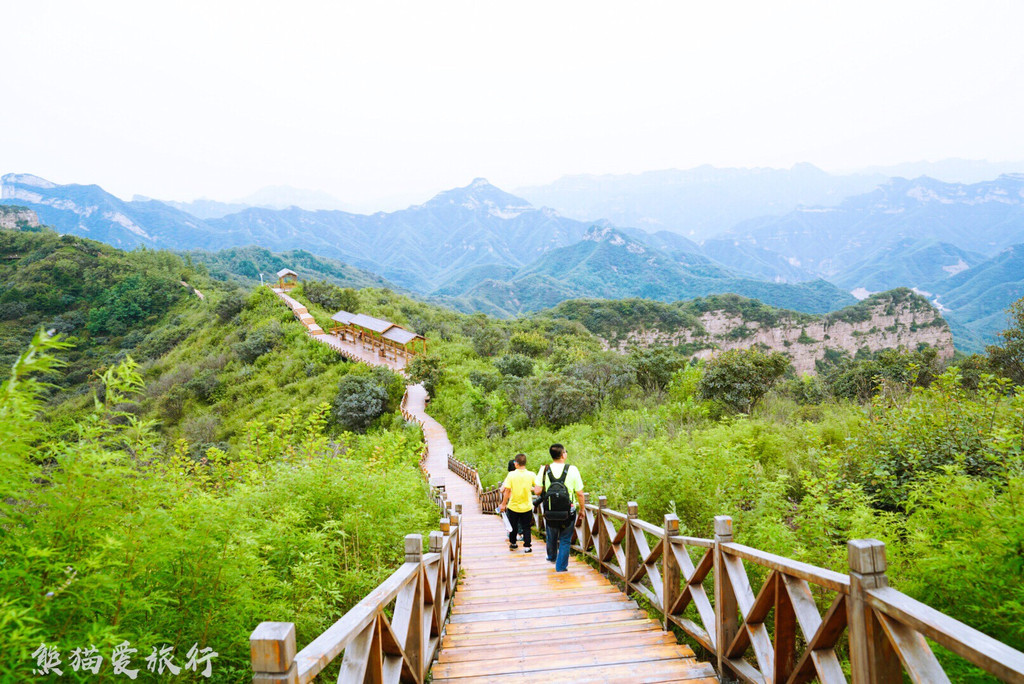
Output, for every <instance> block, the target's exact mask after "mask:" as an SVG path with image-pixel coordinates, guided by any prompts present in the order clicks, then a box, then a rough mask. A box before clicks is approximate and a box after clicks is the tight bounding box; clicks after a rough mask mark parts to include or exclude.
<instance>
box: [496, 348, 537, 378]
mask: <svg viewBox="0 0 1024 684" xmlns="http://www.w3.org/2000/svg"><path fill="white" fill-rule="evenodd" d="M494 367H495V368H497V369H498V372H499V373H501V374H502V375H511V376H512V377H516V378H526V377H529V376H531V375H533V361H532V360H531V359H530V357H528V356H523V355H522V354H506V355H505V356H502V357H501V358H500V359H495V360H494Z"/></svg>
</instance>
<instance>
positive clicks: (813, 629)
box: [535, 494, 1024, 684]
mask: <svg viewBox="0 0 1024 684" xmlns="http://www.w3.org/2000/svg"><path fill="white" fill-rule="evenodd" d="M584 498H585V506H584V515H583V516H582V522H580V524H578V525H576V528H575V534H574V537H573V550H574V551H575V552H576V553H578V554H580V555H582V556H584V557H585V558H588V559H590V560H591V561H592V562H594V563H595V564H596V565H597V567H598V569H599V570H600V571H602V572H604V573H605V574H608V575H610V576H612V577H613V578H615V579H616V580H618V581H619V582H620V583H621V586H620V588H621V589H622V590H623V591H625V592H626V593H637V594H640V595H642V596H644V597H645V598H646V599H647V600H648V601H649V602H650V605H651V607H652V608H654V609H655V610H657V611H658V612H660V613H661V614H662V616H663V625H664V627H665V629H668V628H669V627H670V626H671V625H674V626H676V627H678V628H679V629H681V630H682V631H683V632H684V633H685V634H687V635H688V636H689V637H690V638H692V639H694V640H695V641H696V642H698V643H699V644H700V645H701V646H703V647H704V648H705V649H707V650H708V651H710V652H711V653H714V654H715V657H716V660H717V662H718V668H719V669H718V671H719V674H720V675H725V674H726V673H728V674H729V675H730V676H733V677H736V678H738V679H739V680H741V681H743V682H748V683H749V684H755V683H756V684H764V682H778V683H779V684H782V683H787V684H799V683H802V682H809V681H811V680H814V679H817V680H818V681H820V682H827V683H829V684H832V683H833V682H834V683H839V682H843V683H845V682H846V681H847V679H846V676H845V675H844V673H843V668H842V664H841V663H840V661H839V658H838V656H837V655H836V652H835V647H836V645H837V644H838V643H839V641H840V638H841V637H842V636H843V635H844V633H845V634H847V635H848V648H849V654H850V666H851V669H852V679H851V681H852V682H854V684H875V683H878V682H881V683H884V684H897V683H902V682H903V681H904V673H905V674H906V675H907V676H909V678H910V680H911V681H913V682H921V683H931V682H944V681H949V678H948V677H947V676H946V674H945V672H943V670H942V667H941V665H940V664H939V662H938V660H937V659H936V657H935V655H934V654H933V653H932V651H931V648H930V646H929V645H928V642H927V641H926V639H931V640H933V641H935V642H937V643H939V644H941V645H942V646H944V647H945V648H947V649H948V650H949V651H951V652H953V653H955V654H957V655H959V656H960V657H962V658H964V659H965V660H968V661H970V662H971V663H973V664H974V665H976V666H978V667H979V668H981V669H983V670H985V671H986V672H988V673H990V674H992V675H995V676H996V677H999V678H1000V679H1002V680H1003V681H1007V682H1014V683H1015V684H1024V653H1021V652H1020V651H1017V650H1015V649H1013V648H1011V647H1009V646H1007V645H1006V644H1004V643H1002V642H1000V641H998V640H996V639H993V638H992V637H990V636H988V635H986V634H983V633H981V632H979V631H978V630H976V629H973V628H971V627H969V626H967V625H965V624H963V623H962V622H960V621H958V620H956V619H954V618H952V617H950V616H948V615H944V614H943V613H940V612H939V611H937V610H935V609H933V608H929V607H928V606H927V605H925V604H923V603H921V602H919V601H916V600H914V599H912V598H910V597H909V596H907V595H906V594H903V593H901V592H899V591H897V590H895V589H892V588H890V587H889V586H888V580H887V579H886V576H885V567H886V564H885V546H884V544H882V543H881V542H879V541H876V540H873V539H871V540H853V541H851V542H849V557H850V558H849V568H850V572H849V574H843V573H839V572H835V571H833V570H828V569H826V568H819V567H816V566H813V565H810V564H808V563H802V562H800V561H795V560H792V559H790V558H784V557H782V556H777V555H775V554H772V553H767V552H765V551H761V550H759V549H755V548H752V547H749V546H744V545H742V544H737V543H735V542H734V541H733V528H732V519H731V518H729V517H728V516H718V517H716V518H715V521H714V522H715V525H714V527H715V535H714V538H713V539H702V538H697V537H687V536H682V535H680V534H679V521H678V519H676V517H675V516H674V515H666V516H665V517H664V524H663V525H662V526H661V527H658V526H656V525H653V524H651V523H649V522H645V521H643V520H641V519H640V518H639V515H638V507H637V505H636V503H635V502H630V503H629V505H628V506H627V510H626V512H625V513H623V512H620V511H614V510H611V509H609V508H608V505H607V500H606V498H605V497H603V496H602V497H598V501H597V503H596V504H594V503H591V502H590V496H589V495H586V494H585V495H584ZM535 522H536V523H537V525H538V529H540V530H543V529H544V528H543V525H544V521H543V512H542V511H540V510H535ZM690 549H693V550H694V551H697V552H699V557H698V558H696V560H695V559H694V558H691V556H690ZM744 563H750V564H753V565H756V566H760V567H761V568H763V572H766V575H765V579H764V581H763V582H762V584H761V586H760V588H759V589H758V590H757V592H756V593H755V592H754V588H753V587H752V586H751V585H750V582H749V579H748V576H747V570H746V568H745V566H744ZM708 580H710V581H711V583H712V585H713V598H714V600H713V601H712V600H711V598H712V597H709V596H708V595H707V592H706V590H705V581H708ZM812 586H813V587H817V588H818V591H819V595H820V594H821V592H831V594H832V598H831V599H829V601H828V603H827V604H826V605H827V606H828V607H827V608H826V610H825V612H824V613H822V612H821V611H820V610H819V608H818V605H817V602H816V600H815V598H814V596H815V595H814V593H812V590H811V587H812ZM826 596H827V594H826ZM690 605H693V606H694V608H695V609H696V610H695V612H696V619H695V620H694V619H690V618H688V617H685V616H684V612H685V611H686V609H687V608H688V607H689V606H690Z"/></svg>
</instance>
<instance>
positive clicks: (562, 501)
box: [533, 444, 584, 572]
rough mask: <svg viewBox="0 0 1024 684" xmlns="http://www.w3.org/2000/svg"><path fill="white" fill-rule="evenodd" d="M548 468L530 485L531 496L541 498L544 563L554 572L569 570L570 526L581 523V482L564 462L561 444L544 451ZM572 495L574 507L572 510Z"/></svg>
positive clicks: (564, 455)
mask: <svg viewBox="0 0 1024 684" xmlns="http://www.w3.org/2000/svg"><path fill="white" fill-rule="evenodd" d="M548 452H549V453H550V454H551V464H550V465H547V466H544V468H542V469H541V471H540V472H539V473H537V478H536V480H535V481H534V489H533V491H534V493H535V494H544V525H545V528H546V535H545V536H546V538H547V552H548V561H549V562H551V563H554V564H555V571H556V572H566V571H568V570H569V547H570V544H571V543H572V532H573V528H574V524H575V523H577V522H578V521H582V519H583V511H584V506H583V478H582V477H581V476H580V471H579V468H577V467H576V466H574V465H568V464H567V463H566V462H565V459H566V456H568V453H567V452H566V450H565V447H564V446H562V445H561V444H552V445H551V448H550V449H548ZM573 495H575V497H576V502H577V503H578V504H579V506H578V507H575V508H574V507H573V499H572V497H573Z"/></svg>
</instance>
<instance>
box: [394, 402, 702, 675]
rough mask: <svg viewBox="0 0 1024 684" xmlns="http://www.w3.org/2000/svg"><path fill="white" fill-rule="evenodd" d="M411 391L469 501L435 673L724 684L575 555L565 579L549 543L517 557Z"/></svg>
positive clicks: (427, 432) (434, 460) (431, 451)
mask: <svg viewBox="0 0 1024 684" xmlns="http://www.w3.org/2000/svg"><path fill="white" fill-rule="evenodd" d="M425 399H426V392H425V391H424V390H423V388H422V386H419V385H410V386H409V388H408V398H407V403H406V408H407V410H408V411H409V413H411V414H413V415H414V416H415V417H416V418H417V419H418V420H420V421H422V424H423V432H424V438H425V439H426V442H427V449H428V456H427V461H426V466H427V470H428V471H429V472H430V475H431V478H432V479H434V478H438V477H443V478H444V479H445V489H446V492H447V494H448V498H449V500H451V501H453V502H457V503H461V504H462V512H463V516H462V521H461V524H462V525H463V535H464V536H463V551H462V570H463V578H462V580H461V581H460V582H459V586H458V590H457V591H456V592H455V595H454V599H453V606H454V607H453V609H452V615H451V621H450V622H449V623H448V626H447V629H446V631H445V635H444V638H443V640H442V643H441V652H440V655H439V656H438V660H437V662H436V663H435V664H434V667H433V669H432V670H431V674H432V675H433V681H434V682H435V683H437V684H441V683H448V682H450V683H453V684H454V683H458V684H464V683H468V682H509V683H512V682H623V683H626V682H629V683H633V682H680V681H687V682H695V683H696V682H705V683H708V684H710V683H711V682H718V678H717V677H716V676H715V673H714V670H713V669H712V667H711V666H710V665H709V664H707V663H702V662H698V661H697V660H696V658H695V657H694V654H693V651H691V650H690V648H689V647H688V646H685V645H681V644H677V643H676V640H675V638H674V636H673V635H672V634H671V633H668V632H664V631H662V629H661V625H660V624H659V623H657V622H655V621H654V620H651V619H650V618H648V617H647V615H646V614H645V613H644V612H643V611H642V610H640V609H639V607H638V606H637V604H636V602H635V601H631V600H629V598H628V597H626V595H625V594H623V593H622V592H621V591H620V590H619V589H618V588H617V587H615V586H613V585H612V584H611V582H609V581H608V579H607V578H605V577H604V576H603V575H602V574H601V573H599V572H598V571H597V570H595V569H593V568H591V567H590V566H589V565H587V564H586V563H583V562H582V561H579V560H577V559H576V558H575V557H571V558H570V559H569V572H565V573H556V572H555V571H554V565H553V564H551V563H548V562H547V560H546V559H545V551H544V541H543V540H542V539H535V540H534V541H533V546H534V552H533V553H531V554H525V553H523V550H522V546H521V545H520V549H519V550H518V551H516V552H512V551H509V550H508V538H507V536H505V528H504V525H503V524H502V522H501V520H500V519H499V518H498V517H496V516H492V515H482V514H481V513H480V507H479V505H478V503H477V496H476V490H475V489H474V487H473V486H472V485H470V484H469V483H468V482H466V481H465V480H463V479H461V478H460V477H458V476H457V475H455V474H454V473H452V472H451V471H449V470H448V455H449V454H451V453H452V446H451V442H449V440H448V435H447V433H446V431H445V429H444V428H443V427H442V426H441V425H440V424H439V423H438V422H437V421H435V420H434V419H433V418H431V417H430V416H428V415H427V414H426V411H425V410H424V409H425V406H424V403H425Z"/></svg>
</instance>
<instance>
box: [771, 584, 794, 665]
mask: <svg viewBox="0 0 1024 684" xmlns="http://www.w3.org/2000/svg"><path fill="white" fill-rule="evenodd" d="M769 581H772V582H775V681H776V682H786V681H789V676H790V675H791V674H793V668H794V667H795V666H796V612H795V611H794V610H793V603H792V602H791V601H790V599H789V593H788V591H787V589H786V582H785V580H783V579H782V575H781V574H778V573H776V575H775V578H774V579H771V575H769Z"/></svg>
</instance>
